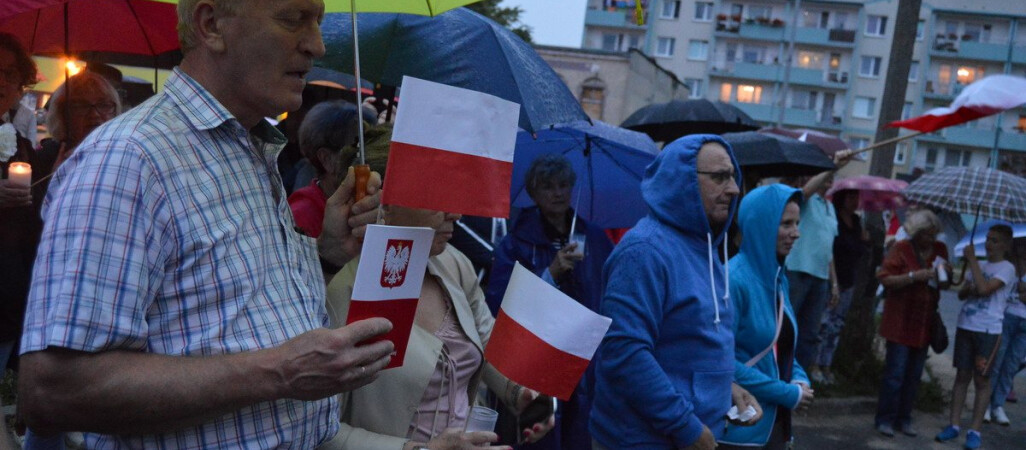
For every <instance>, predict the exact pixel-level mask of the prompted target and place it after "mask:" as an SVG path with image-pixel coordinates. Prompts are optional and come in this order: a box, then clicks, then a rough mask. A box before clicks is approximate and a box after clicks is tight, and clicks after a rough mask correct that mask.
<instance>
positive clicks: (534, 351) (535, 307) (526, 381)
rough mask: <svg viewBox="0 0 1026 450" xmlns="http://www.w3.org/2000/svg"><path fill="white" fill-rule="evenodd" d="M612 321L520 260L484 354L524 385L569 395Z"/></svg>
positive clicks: (514, 270) (542, 391)
mask: <svg viewBox="0 0 1026 450" xmlns="http://www.w3.org/2000/svg"><path fill="white" fill-rule="evenodd" d="M612 322H613V321H612V319H610V318H608V317H604V316H600V315H598V314H596V313H594V312H592V311H591V310H589V309H588V308H586V307H584V306H583V305H581V304H580V303H577V302H576V301H575V300H574V299H572V298H570V297H568V296H567V295H566V294H564V293H562V292H560V291H559V289H556V288H555V287H553V286H552V285H550V284H548V283H546V282H545V281H543V280H542V279H541V278H538V276H536V275H535V274H533V273H531V271H530V270H527V269H525V268H524V266H521V265H520V263H517V264H516V266H514V267H513V274H512V275H511V276H510V279H509V285H508V286H507V287H506V295H505V296H504V297H503V298H502V306H500V308H499V315H498V317H496V318H495V327H494V328H493V329H492V335H491V337H490V338H489V339H488V347H487V348H485V359H487V360H488V362H490V363H492V365H493V366H495V368H496V369H498V370H499V372H501V373H502V374H503V375H505V376H506V377H508V378H509V379H511V380H513V381H515V382H517V383H519V384H520V385H523V386H526V387H529V388H531V389H534V390H536V391H538V392H541V393H543V394H546V395H551V396H553V397H558V398H560V399H563V400H569V399H570V394H573V392H574V388H575V387H576V386H577V382H578V381H579V380H580V379H581V376H582V375H584V370H585V369H587V368H588V363H589V362H590V361H591V357H592V356H594V355H595V350H597V349H598V346H599V344H600V343H601V342H602V338H603V337H604V336H605V335H606V331H607V330H608V329H609V325H610V324H611V323H612Z"/></svg>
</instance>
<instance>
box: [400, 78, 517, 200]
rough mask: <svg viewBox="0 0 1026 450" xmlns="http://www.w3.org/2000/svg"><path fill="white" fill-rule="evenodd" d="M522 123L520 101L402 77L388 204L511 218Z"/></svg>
mask: <svg viewBox="0 0 1026 450" xmlns="http://www.w3.org/2000/svg"><path fill="white" fill-rule="evenodd" d="M518 120H520V105H518V104H516V103H513V102H510V101H507V100H503V99H501V98H499V97H495V96H492V95H488V94H482V93H480V92H476V91H471V90H468V89H462V88H457V87H453V86H448V85H444V84H439V83H433V82H430V81H425V80H421V79H417V78H413V77H408V76H407V77H403V85H402V101H401V102H399V110H398V112H397V113H396V119H395V127H394V128H393V130H392V143H391V146H390V147H389V155H388V167H387V169H386V172H385V180H387V181H386V184H385V187H384V192H383V193H382V199H381V202H382V203H385V204H394V205H400V206H407V207H411V208H422V209H433V210H436V211H446V212H452V213H460V214H468V215H474V216H486V217H507V216H508V215H509V185H510V177H511V176H512V174H513V147H514V145H515V144H516V138H517V123H518Z"/></svg>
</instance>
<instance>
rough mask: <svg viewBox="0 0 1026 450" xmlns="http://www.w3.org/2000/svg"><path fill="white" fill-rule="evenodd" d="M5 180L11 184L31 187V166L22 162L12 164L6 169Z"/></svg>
mask: <svg viewBox="0 0 1026 450" xmlns="http://www.w3.org/2000/svg"><path fill="white" fill-rule="evenodd" d="M7 179H8V180H10V182H11V184H16V185H21V186H30V185H32V166H30V165H29V164H28V163H23V162H12V163H11V166H10V168H8V169H7Z"/></svg>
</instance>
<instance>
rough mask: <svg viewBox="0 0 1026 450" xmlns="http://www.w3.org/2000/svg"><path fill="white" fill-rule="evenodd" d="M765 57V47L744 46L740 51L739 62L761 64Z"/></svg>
mask: <svg viewBox="0 0 1026 450" xmlns="http://www.w3.org/2000/svg"><path fill="white" fill-rule="evenodd" d="M765 57H766V47H764V46H761V45H751V44H745V46H744V48H743V49H742V51H741V61H742V62H746V63H752V64H762V63H763V61H764V58H765Z"/></svg>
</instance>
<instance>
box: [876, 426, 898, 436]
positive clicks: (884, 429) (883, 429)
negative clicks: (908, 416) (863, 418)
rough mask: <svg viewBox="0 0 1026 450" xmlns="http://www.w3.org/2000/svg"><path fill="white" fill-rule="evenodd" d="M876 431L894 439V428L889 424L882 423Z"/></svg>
mask: <svg viewBox="0 0 1026 450" xmlns="http://www.w3.org/2000/svg"><path fill="white" fill-rule="evenodd" d="M876 431H877V432H879V433H880V434H882V435H884V436H887V437H894V427H892V426H891V425H890V424H887V423H881V424H879V425H877V426H876Z"/></svg>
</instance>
